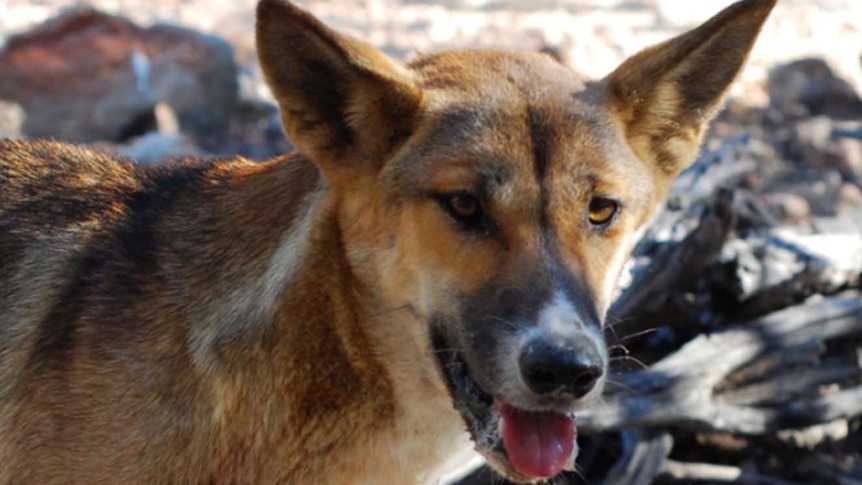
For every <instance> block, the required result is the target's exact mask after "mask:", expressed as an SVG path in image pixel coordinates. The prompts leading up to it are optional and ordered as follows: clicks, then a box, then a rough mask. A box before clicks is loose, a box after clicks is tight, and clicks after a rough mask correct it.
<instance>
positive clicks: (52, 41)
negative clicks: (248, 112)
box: [0, 7, 237, 147]
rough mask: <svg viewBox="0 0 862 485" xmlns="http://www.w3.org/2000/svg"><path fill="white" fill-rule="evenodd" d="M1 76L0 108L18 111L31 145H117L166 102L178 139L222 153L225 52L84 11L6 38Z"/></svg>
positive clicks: (184, 34)
mask: <svg viewBox="0 0 862 485" xmlns="http://www.w3.org/2000/svg"><path fill="white" fill-rule="evenodd" d="M0 72H2V73H3V75H2V76H0V98H4V99H10V100H13V101H15V102H16V103H19V104H20V105H21V106H22V107H23V108H24V110H25V111H26V113H27V120H26V122H25V123H24V134H25V135H26V136H29V137H55V138H60V139H64V140H70V141H76V142H91V141H96V140H108V141H123V140H125V139H128V138H132V137H134V136H138V135H141V134H144V133H146V132H147V131H149V130H150V129H152V128H154V126H152V124H153V119H154V116H155V114H154V112H153V108H154V106H155V105H156V104H157V103H158V102H164V103H166V104H168V105H170V107H171V108H172V109H173V111H174V112H176V114H177V117H178V119H179V123H180V128H181V130H182V131H183V132H186V133H190V134H192V135H193V136H194V137H195V139H196V140H197V141H198V142H199V143H201V144H202V145H204V146H212V147H218V146H219V144H220V143H223V141H224V140H225V139H226V134H227V132H228V127H229V124H230V119H231V115H232V113H233V111H234V105H235V103H236V99H237V81H236V76H237V70H236V66H235V63H234V59H233V51H232V49H231V47H230V45H228V44H227V43H226V42H224V41H222V40H220V39H218V38H215V37H212V36H207V35H203V34H200V33H197V32H194V31H192V30H189V29H185V28H180V27H174V26H169V25H155V26H153V27H150V28H146V29H145V28H141V27H138V26H137V25H135V24H132V23H131V22H129V21H128V20H125V19H123V18H121V17H117V16H113V15H108V14H105V13H102V12H99V11H96V10H94V9H91V8H84V7H82V8H78V9H74V10H70V11H67V12H66V13H63V14H61V15H59V16H58V17H56V18H54V19H52V20H49V21H48V22H46V23H44V24H42V25H41V26H38V27H36V28H35V29H33V30H31V31H29V32H27V33H24V34H21V35H18V36H15V37H11V38H9V40H8V42H7V44H6V46H5V47H4V48H3V49H2V50H0Z"/></svg>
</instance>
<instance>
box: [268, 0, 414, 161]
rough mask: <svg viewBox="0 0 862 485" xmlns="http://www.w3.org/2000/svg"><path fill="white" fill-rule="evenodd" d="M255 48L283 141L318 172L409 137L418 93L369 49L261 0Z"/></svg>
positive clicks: (402, 72) (286, 6) (288, 7)
mask: <svg viewBox="0 0 862 485" xmlns="http://www.w3.org/2000/svg"><path fill="white" fill-rule="evenodd" d="M257 49H258V56H259V57H260V62H261V67H262V68H263V72H264V75H265V76H266V79H267V82H268V83H269V85H270V87H271V88H272V90H273V93H274V95H275V98H276V100H277V101H278V104H279V106H280V108H281V116H282V123H283V125H284V128H285V131H286V132H287V135H288V136H289V137H290V139H291V141H293V143H294V144H296V146H297V148H298V149H299V151H300V152H302V153H303V154H305V155H306V156H308V157H309V158H311V159H312V160H313V161H314V162H316V163H317V164H318V165H319V166H321V168H322V169H323V170H324V172H331V171H334V170H338V169H339V167H343V166H345V165H355V164H357V163H359V162H360V161H363V162H365V163H363V165H367V162H368V161H369V160H379V159H380V158H381V157H383V156H385V155H386V153H387V152H388V151H389V150H391V149H392V148H393V147H394V146H395V145H396V144H397V143H398V142H399V141H400V140H401V139H403V138H404V137H406V135H408V134H409V133H410V131H411V129H412V127H413V118H414V115H415V113H416V111H417V109H418V106H419V103H420V101H421V98H422V92H421V90H420V89H419V87H418V86H417V84H416V83H414V81H413V80H412V79H411V76H410V73H409V71H407V70H406V69H404V68H402V67H401V66H399V65H398V64H397V63H396V62H395V61H393V60H392V59H390V58H389V57H387V56H386V55H385V54H383V53H382V52H380V51H378V50H377V49H375V48H373V47H371V46H370V45H368V44H365V43H363V42H360V41H357V40H354V39H350V38H347V37H344V36H341V35H339V34H338V33H336V32H334V31H333V30H331V29H329V28H327V27H326V26H325V25H323V24H322V23H321V22H320V21H319V20H317V19H316V18H315V17H313V16H312V15H311V14H309V13H307V12H305V11H303V10H301V9H300V8H298V7H296V6H294V5H292V4H291V3H289V2H287V1H285V0H261V1H260V3H258V6H257Z"/></svg>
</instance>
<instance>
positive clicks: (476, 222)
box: [437, 191, 486, 231]
mask: <svg viewBox="0 0 862 485" xmlns="http://www.w3.org/2000/svg"><path fill="white" fill-rule="evenodd" d="M437 198H438V200H439V201H440V204H442V205H443V208H444V209H446V212H448V213H449V215H450V216H452V218H453V219H455V221H457V222H458V223H459V224H461V225H463V226H464V227H466V228H468V229H478V230H483V231H484V230H485V229H486V224H485V214H484V212H483V211H482V204H481V203H480V202H479V199H478V198H477V197H476V196H475V195H473V194H471V193H469V192H464V191H459V192H451V193H446V194H440V195H438V196H437Z"/></svg>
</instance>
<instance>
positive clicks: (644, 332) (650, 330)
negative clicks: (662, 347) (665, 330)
mask: <svg viewBox="0 0 862 485" xmlns="http://www.w3.org/2000/svg"><path fill="white" fill-rule="evenodd" d="M658 330H659V327H652V328H647V329H644V330H641V331H640V332H635V333H632V334H629V335H626V336H625V337H623V338H620V339H617V340H616V343H622V342H627V341H629V340H631V339H633V338H637V337H643V336H644V335H649V334H651V333H655V332H658Z"/></svg>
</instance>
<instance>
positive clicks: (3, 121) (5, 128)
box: [0, 99, 25, 138]
mask: <svg viewBox="0 0 862 485" xmlns="http://www.w3.org/2000/svg"><path fill="white" fill-rule="evenodd" d="M24 118H25V116H24V109H23V108H21V106H20V105H18V104H17V103H12V102H10V101H4V100H2V99H0V138H20V137H21V127H22V126H23V125H24Z"/></svg>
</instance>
